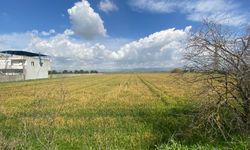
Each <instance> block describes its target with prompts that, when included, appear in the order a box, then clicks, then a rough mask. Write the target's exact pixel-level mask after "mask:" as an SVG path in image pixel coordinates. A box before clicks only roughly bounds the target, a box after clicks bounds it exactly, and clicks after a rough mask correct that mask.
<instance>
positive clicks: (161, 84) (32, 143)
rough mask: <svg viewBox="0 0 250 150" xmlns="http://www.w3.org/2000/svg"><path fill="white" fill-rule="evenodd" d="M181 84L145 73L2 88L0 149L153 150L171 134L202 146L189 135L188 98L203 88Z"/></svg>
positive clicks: (175, 79)
mask: <svg viewBox="0 0 250 150" xmlns="http://www.w3.org/2000/svg"><path fill="white" fill-rule="evenodd" d="M191 76H192V75H187V76H186V77H188V78H190V77H191ZM181 79H183V77H180V76H178V75H176V74H167V73H161V74H160V73H158V74H157V73H152V74H146V73H145V74H109V75H100V76H79V77H72V78H60V79H59V78H58V79H51V80H36V81H25V82H12V83H1V85H0V133H1V134H0V138H1V139H4V140H3V141H4V142H2V143H0V145H1V147H0V148H3V147H4V148H6V147H7V148H9V149H12V148H13V147H14V148H19V149H151V148H155V147H156V145H161V144H164V143H167V142H168V141H169V139H171V137H173V135H177V137H181V138H179V140H180V141H187V142H186V144H191V145H192V144H194V143H197V141H198V142H199V141H201V140H200V139H199V138H197V139H190V138H195V137H196V135H193V134H192V133H190V132H189V124H190V123H191V120H192V118H193V116H192V108H193V105H190V104H193V102H192V101H191V99H190V97H191V95H192V94H193V93H194V92H195V91H196V89H198V88H199V86H200V85H198V84H196V85H193V84H190V85H189V84H188V83H185V84H184V80H181ZM183 85H186V86H183ZM205 140H206V139H205ZM211 143H212V144H213V143H214V141H212V142H211Z"/></svg>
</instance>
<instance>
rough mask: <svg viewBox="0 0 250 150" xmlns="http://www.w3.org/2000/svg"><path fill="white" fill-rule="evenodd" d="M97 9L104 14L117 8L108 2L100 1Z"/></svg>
mask: <svg viewBox="0 0 250 150" xmlns="http://www.w3.org/2000/svg"><path fill="white" fill-rule="evenodd" d="M99 8H100V10H102V11H104V12H106V13H108V12H111V11H117V10H118V7H117V6H116V5H115V3H114V2H112V1H110V0H101V1H100V4H99Z"/></svg>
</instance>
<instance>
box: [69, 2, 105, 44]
mask: <svg viewBox="0 0 250 150" xmlns="http://www.w3.org/2000/svg"><path fill="white" fill-rule="evenodd" d="M68 13H69V17H70V20H71V24H72V30H73V31H74V33H75V34H77V35H79V36H81V37H83V38H86V39H93V38H95V37H103V36H106V34H107V33H106V29H105V28H104V24H103V20H102V19H101V17H100V15H99V14H98V13H96V12H95V11H94V9H93V8H91V6H90V4H89V2H88V1H87V0H82V1H81V2H77V3H75V5H74V6H73V7H72V8H70V9H68Z"/></svg>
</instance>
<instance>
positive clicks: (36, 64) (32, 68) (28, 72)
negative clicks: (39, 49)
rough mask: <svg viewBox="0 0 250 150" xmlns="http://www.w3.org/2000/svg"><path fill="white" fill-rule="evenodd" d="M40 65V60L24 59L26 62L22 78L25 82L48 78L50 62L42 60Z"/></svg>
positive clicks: (35, 58)
mask: <svg viewBox="0 0 250 150" xmlns="http://www.w3.org/2000/svg"><path fill="white" fill-rule="evenodd" d="M41 62H42V63H43V64H42V66H41V65H40V60H39V58H38V57H26V62H25V65H24V77H25V80H30V79H43V78H48V77H49V75H48V71H49V70H50V61H49V60H48V59H44V58H42V60H41Z"/></svg>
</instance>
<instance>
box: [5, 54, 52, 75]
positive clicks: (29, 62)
mask: <svg viewBox="0 0 250 150" xmlns="http://www.w3.org/2000/svg"><path fill="white" fill-rule="evenodd" d="M19 60H20V62H19ZM13 62H14V63H13ZM41 62H42V65H40V59H39V57H28V56H16V55H11V56H0V70H1V69H4V70H7V69H9V70H15V69H16V70H19V71H20V69H21V70H22V73H21V74H20V73H5V74H2V75H1V74H0V75H1V76H2V78H0V80H1V79H2V80H5V79H8V78H9V79H10V78H12V77H5V76H6V75H7V76H18V75H22V78H23V79H24V80H30V79H43V78H48V77H49V75H48V71H49V70H50V69H51V68H50V64H51V62H50V60H49V59H48V58H46V57H41ZM13 78H14V77H13ZM18 79H20V78H18Z"/></svg>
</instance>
